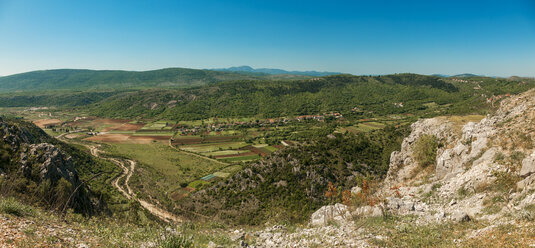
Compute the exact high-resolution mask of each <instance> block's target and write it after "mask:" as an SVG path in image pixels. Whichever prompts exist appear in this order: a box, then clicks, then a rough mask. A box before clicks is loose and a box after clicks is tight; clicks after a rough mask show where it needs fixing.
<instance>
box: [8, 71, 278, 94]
mask: <svg viewBox="0 0 535 248" xmlns="http://www.w3.org/2000/svg"><path fill="white" fill-rule="evenodd" d="M267 78H268V77H266V76H263V75H245V74H240V73H235V72H219V71H209V70H196V69H186V68H167V69H160V70H153V71H140V72H138V71H118V70H100V71H99V70H81V69H58V70H44V71H32V72H26V73H21V74H15V75H10V76H5V77H0V92H14V91H43V90H47V91H50V90H116V89H143V88H162V87H166V88H169V87H171V88H182V87H190V86H200V85H205V84H210V83H216V82H221V81H228V80H257V79H267Z"/></svg>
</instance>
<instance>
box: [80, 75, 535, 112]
mask: <svg viewBox="0 0 535 248" xmlns="http://www.w3.org/2000/svg"><path fill="white" fill-rule="evenodd" d="M533 86H535V81H534V80H531V81H512V80H506V79H503V80H502V79H500V80H497V79H490V78H487V79H480V78H478V81H466V82H464V81H463V82H460V81H454V80H449V79H441V78H439V77H434V76H424V75H417V74H396V75H387V76H351V75H336V76H329V77H323V78H314V79H309V80H297V81H250V80H242V81H233V82H223V83H218V84H214V85H209V86H203V87H196V88H189V89H182V90H144V91H137V92H127V93H123V94H118V95H115V96H111V97H109V98H107V99H104V100H102V101H100V102H98V103H95V104H94V105H92V106H91V107H90V109H91V111H92V113H93V114H95V115H98V116H106V117H127V118H135V117H140V116H141V117H153V118H162V119H168V120H191V119H203V118H208V117H215V116H217V117H244V116H256V117H259V118H271V117H285V116H295V115H310V114H321V113H324V112H328V111H338V112H341V113H342V114H344V115H345V114H352V113H353V112H355V111H354V110H357V112H364V114H365V115H368V114H373V115H384V114H399V113H411V114H418V112H419V111H426V112H437V111H442V112H441V113H442V114H444V113H470V112H481V111H484V106H482V105H483V104H486V103H485V102H486V97H490V96H492V95H498V94H504V93H518V92H522V91H525V90H527V89H529V88H531V87H533ZM400 103H401V105H400ZM428 110H431V111H428ZM435 110H436V111H435Z"/></svg>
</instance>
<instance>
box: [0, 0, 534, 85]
mask: <svg viewBox="0 0 535 248" xmlns="http://www.w3.org/2000/svg"><path fill="white" fill-rule="evenodd" d="M240 65H250V66H252V67H256V68H258V67H268V68H282V69H287V70H319V71H338V72H346V73H352V74H359V75H360V74H388V73H398V72H414V73H421V74H433V73H441V74H459V73H465V72H468V73H475V74H485V75H493V76H510V75H520V76H535V0H503V1H493V0H487V1H478V0H463V1H457V0H447V1H446V0H444V1H442V0H436V1H435V0H425V1H410V0H405V1H402V0H399V1H398V0H396V1H381V0H374V1H371V0H366V1H356V0H355V1H336V0H331V1H314V0H307V1H291V0H285V1H278V0H271V1H270V0H243V1H240V0H229V1H204V0H192V1H181V0H176V1H156V0H155V1H149V0H146V1H133V0H132V1H113V0H104V1H101V0H86V1H85V0H84V1H74V0H64V1H59V0H47V1H41V0H35V1H29V0H0V75H4V76H5V75H9V74H13V73H19V72H25V71H31V70H40V69H55V68H87V69H124V70H150V69H159V68H166V67H187V68H199V69H201V68H222V67H230V66H240Z"/></svg>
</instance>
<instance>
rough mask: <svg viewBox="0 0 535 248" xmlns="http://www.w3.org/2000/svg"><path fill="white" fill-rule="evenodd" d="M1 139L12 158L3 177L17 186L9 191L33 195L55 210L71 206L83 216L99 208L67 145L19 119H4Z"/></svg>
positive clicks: (1, 170)
mask: <svg viewBox="0 0 535 248" xmlns="http://www.w3.org/2000/svg"><path fill="white" fill-rule="evenodd" d="M0 136H2V137H3V140H2V142H1V143H0V145H1V146H0V149H1V150H0V152H2V153H4V154H7V155H8V158H7V160H6V161H7V162H5V163H0V174H2V176H3V177H4V178H5V180H4V182H6V183H7V182H16V183H12V184H11V185H9V186H8V187H7V188H9V190H8V191H12V193H14V194H17V193H18V194H26V195H32V196H33V197H36V198H38V199H40V200H41V201H43V202H45V203H46V204H48V205H50V207H51V208H63V206H65V204H67V205H68V206H70V207H73V208H74V209H75V210H77V211H80V212H84V213H91V212H92V211H93V208H94V205H95V204H93V203H92V202H91V200H90V198H89V195H90V194H89V193H88V189H87V188H86V187H85V186H84V185H82V182H81V180H80V179H79V176H78V172H77V171H76V166H75V161H74V160H73V158H72V156H71V155H69V154H68V153H66V152H65V149H67V150H68V151H72V150H69V148H68V147H67V145H65V144H62V143H61V142H59V141H57V140H55V139H54V138H52V137H50V136H48V135H47V134H46V133H44V132H43V131H42V130H41V129H39V128H38V127H36V126H35V125H33V124H31V123H28V122H24V121H22V120H16V119H0ZM62 147H63V148H64V149H62ZM77 158H78V159H80V157H79V156H78V157H77ZM80 160H82V159H80ZM60 181H61V182H60Z"/></svg>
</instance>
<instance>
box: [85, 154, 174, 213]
mask: <svg viewBox="0 0 535 248" xmlns="http://www.w3.org/2000/svg"><path fill="white" fill-rule="evenodd" d="M88 148H89V150H90V151H91V154H92V155H93V156H95V157H98V158H102V159H107V160H109V161H112V162H113V163H115V164H117V165H118V166H119V167H121V169H122V170H123V173H122V174H121V175H120V176H118V177H117V178H115V179H114V180H113V181H112V185H113V186H114V187H115V188H117V190H119V192H121V193H122V194H123V195H124V196H125V197H126V198H128V199H134V200H136V201H137V202H139V204H141V206H142V207H143V208H145V209H147V211H149V212H150V213H151V214H153V215H154V216H156V217H158V218H160V219H161V220H163V221H165V222H182V219H181V218H180V217H178V216H176V215H174V214H172V213H170V212H168V211H166V210H164V209H162V208H160V207H158V206H156V205H154V204H152V203H149V202H147V201H145V200H142V199H139V198H137V197H136V196H135V194H134V192H133V191H132V189H131V188H130V185H129V184H128V182H129V181H130V177H132V174H133V173H134V170H135V168H136V162H135V161H133V160H130V159H127V161H128V163H129V164H130V168H128V167H126V166H125V165H124V163H123V162H122V161H121V160H119V159H115V158H105V157H101V156H100V155H99V153H100V152H101V151H100V150H98V148H96V147H95V146H88ZM125 176H126V179H125V181H124V186H125V188H126V190H124V188H123V187H121V185H119V181H120V180H121V179H122V178H123V177H125Z"/></svg>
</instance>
